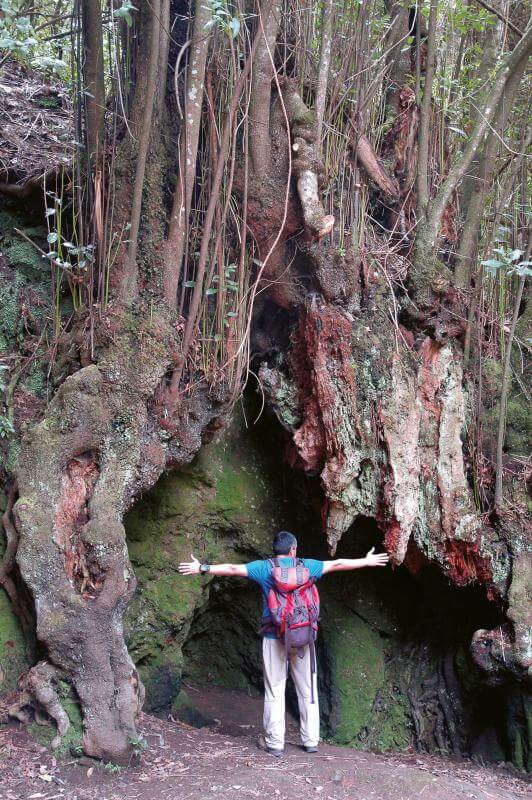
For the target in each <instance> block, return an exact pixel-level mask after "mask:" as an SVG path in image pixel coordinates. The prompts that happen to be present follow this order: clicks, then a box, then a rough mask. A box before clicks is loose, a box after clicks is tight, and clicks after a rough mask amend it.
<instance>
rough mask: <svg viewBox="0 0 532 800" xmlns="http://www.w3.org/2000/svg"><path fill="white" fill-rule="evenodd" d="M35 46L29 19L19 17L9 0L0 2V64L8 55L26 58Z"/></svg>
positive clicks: (17, 10) (17, 11) (0, 0)
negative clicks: (0, 56)
mask: <svg viewBox="0 0 532 800" xmlns="http://www.w3.org/2000/svg"><path fill="white" fill-rule="evenodd" d="M36 44H37V39H36V38H35V36H34V33H33V28H32V26H31V22H30V18H29V17H26V16H20V12H19V9H18V8H16V7H15V5H14V4H13V3H12V2H11V0H0V55H2V51H3V57H2V58H0V64H1V63H2V61H4V60H5V58H6V57H7V56H9V55H13V56H16V57H18V58H21V59H25V58H28V56H29V55H30V53H31V49H32V48H33V47H35V45H36Z"/></svg>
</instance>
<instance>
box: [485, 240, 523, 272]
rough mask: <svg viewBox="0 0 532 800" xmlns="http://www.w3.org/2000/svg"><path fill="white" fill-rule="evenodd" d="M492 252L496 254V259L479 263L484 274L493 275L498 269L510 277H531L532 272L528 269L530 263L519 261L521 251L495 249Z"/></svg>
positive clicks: (502, 248) (504, 248) (503, 248)
mask: <svg viewBox="0 0 532 800" xmlns="http://www.w3.org/2000/svg"><path fill="white" fill-rule="evenodd" d="M493 252H494V253H496V254H497V256H498V258H488V259H486V260H485V261H481V262H480V263H481V264H482V266H483V267H486V272H488V273H489V274H490V275H495V274H496V273H497V271H498V270H500V269H504V270H505V271H506V272H508V274H510V275H512V274H516V275H519V277H523V276H525V275H526V276H530V275H532V270H531V269H530V266H531V265H532V261H521V257H522V255H523V251H522V250H510V249H507V248H506V247H496V248H495V249H494V251H493Z"/></svg>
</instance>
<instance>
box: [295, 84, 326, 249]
mask: <svg viewBox="0 0 532 800" xmlns="http://www.w3.org/2000/svg"><path fill="white" fill-rule="evenodd" d="M282 94H283V101H284V105H285V108H286V114H287V117H288V121H289V123H290V130H291V133H292V150H293V153H294V157H293V160H292V172H293V174H294V176H295V178H296V181H297V191H298V194H299V199H300V201H301V208H302V210H303V218H304V220H305V225H306V227H307V230H308V231H309V233H310V234H311V236H312V237H313V238H315V239H322V238H323V237H324V236H327V234H329V233H330V232H331V231H332V229H333V227H334V217H333V216H332V215H331V214H326V213H325V209H324V208H323V204H322V202H321V199H320V195H319V187H318V176H319V175H320V174H321V173H322V172H323V163H322V159H321V156H320V154H319V151H318V145H317V141H316V120H315V116H314V114H313V112H312V111H310V109H309V108H307V106H306V105H305V103H304V102H303V100H302V98H301V95H300V94H299V92H298V91H297V89H296V88H295V86H294V85H293V84H292V83H290V82H289V81H284V82H283V83H282Z"/></svg>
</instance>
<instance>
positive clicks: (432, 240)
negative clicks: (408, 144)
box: [418, 23, 532, 250]
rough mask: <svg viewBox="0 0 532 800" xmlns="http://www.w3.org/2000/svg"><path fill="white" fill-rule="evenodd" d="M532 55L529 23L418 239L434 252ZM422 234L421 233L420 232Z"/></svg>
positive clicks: (434, 201) (498, 78)
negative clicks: (513, 79)
mask: <svg viewBox="0 0 532 800" xmlns="http://www.w3.org/2000/svg"><path fill="white" fill-rule="evenodd" d="M531 51H532V24H530V23H529V25H528V27H527V29H526V31H525V33H524V35H523V38H522V39H521V40H520V41H519V42H518V44H517V45H516V46H515V47H514V49H513V51H512V52H511V53H510V54H509V55H508V56H507V57H506V58H505V60H504V61H503V63H502V64H501V66H500V67H499V70H498V72H497V75H496V78H495V81H494V83H493V87H492V89H491V91H490V94H489V99H488V104H487V105H486V107H485V109H484V111H483V113H482V115H481V116H480V117H479V119H478V121H477V124H476V126H475V129H474V131H473V133H472V135H471V138H470V140H469V144H468V146H467V147H466V149H465V151H464V152H463V153H462V154H460V156H459V157H458V158H457V160H456V161H455V163H454V165H453V166H452V167H451V169H450V170H449V174H448V175H447V178H446V179H445V181H444V182H443V184H442V185H441V187H440V189H439V191H438V193H437V195H436V197H435V198H434V199H433V200H432V201H431V202H430V203H429V205H428V208H427V214H426V221H425V223H424V225H423V228H424V231H423V235H418V239H419V240H421V239H422V240H423V244H424V246H426V245H427V244H428V246H429V247H430V248H431V249H432V250H433V249H434V247H435V246H436V239H437V237H438V232H439V229H440V224H441V219H442V216H443V212H444V211H445V207H446V206H447V203H448V202H449V200H450V198H451V195H452V193H453V192H454V190H455V189H456V187H457V186H458V183H459V182H460V181H461V180H462V178H463V177H464V175H465V174H466V172H467V170H468V169H469V166H470V164H471V162H472V161H473V159H474V158H475V156H476V154H477V151H478V149H479V147H480V145H481V144H482V141H483V139H484V135H485V133H486V130H487V129H488V126H490V125H491V121H492V119H493V117H494V115H495V113H496V111H497V108H498V105H499V102H500V99H501V97H502V95H503V92H504V90H505V88H506V84H507V82H508V80H509V78H510V76H511V75H512V74H513V72H514V71H515V70H516V69H517V67H518V65H519V63H520V61H521V59H523V58H528V57H529V56H530V53H531ZM420 233H421V232H420Z"/></svg>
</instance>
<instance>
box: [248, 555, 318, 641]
mask: <svg viewBox="0 0 532 800" xmlns="http://www.w3.org/2000/svg"><path fill="white" fill-rule="evenodd" d="M279 561H280V562H281V566H282V567H292V566H294V564H295V561H296V559H294V558H290V557H289V556H281V557H280V558H279ZM301 561H302V562H303V564H304V565H305V567H306V568H307V569H308V571H309V573H310V577H311V578H314V580H315V581H317V580H319V579H320V578H321V576H322V575H323V561H318V560H316V559H315V558H302V559H301ZM246 569H247V572H248V578H250V579H251V580H252V581H255V583H258V584H259V586H260V588H261V594H262V626H263V627H267V625H268V622H269V619H270V612H269V610H268V593H269V591H270V589H271V588H272V586H273V579H272V566H271V563H270V562H269V560H268V559H266V558H265V559H262V560H261V561H250V562H249V564H246ZM263 636H264V637H265V638H266V639H276V638H277V636H276V634H275V632H274V631H273V630H272V631H271V632H269V631H266V632H265V633H264V634H263Z"/></svg>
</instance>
